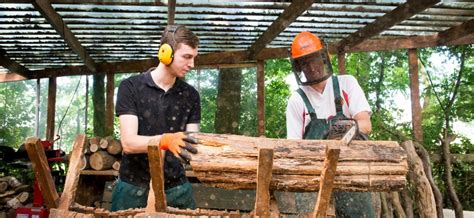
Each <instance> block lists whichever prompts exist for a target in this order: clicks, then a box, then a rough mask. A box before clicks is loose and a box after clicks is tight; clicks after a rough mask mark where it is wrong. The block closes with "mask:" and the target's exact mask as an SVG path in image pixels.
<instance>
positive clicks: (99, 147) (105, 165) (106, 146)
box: [81, 136, 122, 170]
mask: <svg viewBox="0 0 474 218" xmlns="http://www.w3.org/2000/svg"><path fill="white" fill-rule="evenodd" d="M121 156H122V144H121V143H120V140H117V139H114V138H113V137H111V136H108V137H103V138H101V137H97V136H96V137H91V138H90V139H89V140H87V141H86V144H85V146H84V156H83V159H82V163H81V170H86V169H93V170H109V169H114V170H118V169H119V168H120V158H121Z"/></svg>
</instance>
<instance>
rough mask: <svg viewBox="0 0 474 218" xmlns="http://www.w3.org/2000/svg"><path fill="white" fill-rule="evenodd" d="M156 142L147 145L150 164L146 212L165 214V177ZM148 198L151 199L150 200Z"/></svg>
mask: <svg viewBox="0 0 474 218" xmlns="http://www.w3.org/2000/svg"><path fill="white" fill-rule="evenodd" d="M157 144H158V142H156V141H155V140H150V142H149V143H148V162H149V164H150V176H151V183H150V184H151V188H150V193H149V194H148V195H149V196H148V205H147V210H149V211H151V212H166V207H167V206H166V195H165V176H164V172H163V157H162V153H161V149H160V147H159V146H157ZM150 196H151V198H152V199H150Z"/></svg>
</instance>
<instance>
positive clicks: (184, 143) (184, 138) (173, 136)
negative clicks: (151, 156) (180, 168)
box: [160, 132, 197, 162]
mask: <svg viewBox="0 0 474 218" xmlns="http://www.w3.org/2000/svg"><path fill="white" fill-rule="evenodd" d="M196 143H197V139H195V138H194V137H192V136H191V135H190V134H188V133H184V132H176V133H165V134H163V135H161V139H160V148H161V149H162V150H168V151H171V153H173V154H174V156H175V157H177V158H178V159H180V160H181V161H183V162H189V161H190V160H191V156H190V155H189V154H188V152H187V151H189V152H191V153H193V154H196V153H197V149H196V148H195V147H194V146H192V145H191V144H196ZM181 148H184V150H183V149H181Z"/></svg>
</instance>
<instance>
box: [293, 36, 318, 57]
mask: <svg viewBox="0 0 474 218" xmlns="http://www.w3.org/2000/svg"><path fill="white" fill-rule="evenodd" d="M323 47H324V45H323V43H322V42H321V39H319V37H317V36H316V35H314V34H312V33H310V32H301V33H299V34H298V35H296V37H295V39H294V40H293V43H291V58H293V59H296V58H299V57H303V56H305V55H308V54H312V53H314V52H317V51H319V50H321V49H322V48H323Z"/></svg>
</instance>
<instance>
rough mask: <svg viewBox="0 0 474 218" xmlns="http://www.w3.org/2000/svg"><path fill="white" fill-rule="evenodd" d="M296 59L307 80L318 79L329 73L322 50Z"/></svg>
mask: <svg viewBox="0 0 474 218" xmlns="http://www.w3.org/2000/svg"><path fill="white" fill-rule="evenodd" d="M296 61H297V63H298V64H299V66H300V68H301V71H303V73H304V75H305V77H306V81H316V80H319V79H320V78H322V77H324V76H326V74H327V72H326V69H325V66H324V61H323V58H322V57H321V53H320V52H316V53H314V54H311V55H308V56H306V57H302V58H299V59H297V60H296Z"/></svg>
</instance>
